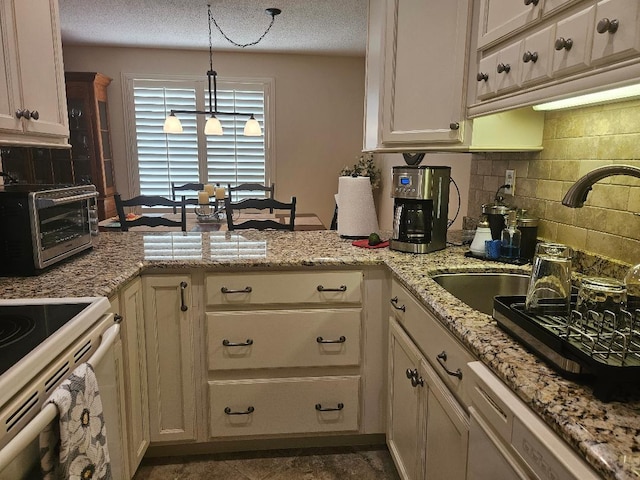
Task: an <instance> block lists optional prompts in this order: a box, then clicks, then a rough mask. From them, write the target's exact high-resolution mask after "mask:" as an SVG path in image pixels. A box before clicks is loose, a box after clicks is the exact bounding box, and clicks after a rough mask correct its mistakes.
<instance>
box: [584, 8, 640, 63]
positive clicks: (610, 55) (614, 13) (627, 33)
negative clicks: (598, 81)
mask: <svg viewBox="0 0 640 480" xmlns="http://www.w3.org/2000/svg"><path fill="white" fill-rule="evenodd" d="M638 54H640V2H638V0H602V1H600V2H598V3H597V5H596V20H595V33H594V34H593V47H592V48H591V61H592V62H593V63H594V64H596V65H597V64H601V63H606V62H611V61H614V60H619V59H623V58H626V57H631V56H636V55H638Z"/></svg>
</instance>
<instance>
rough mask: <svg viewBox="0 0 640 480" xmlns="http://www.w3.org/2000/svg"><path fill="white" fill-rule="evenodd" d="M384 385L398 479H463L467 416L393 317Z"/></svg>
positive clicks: (467, 435) (388, 437)
mask: <svg viewBox="0 0 640 480" xmlns="http://www.w3.org/2000/svg"><path fill="white" fill-rule="evenodd" d="M388 387H389V392H388V393H389V395H388V413H387V444H388V446H389V451H390V452H391V456H392V457H393V460H394V462H395V464H396V467H397V469H398V472H399V474H400V476H401V477H402V479H403V480H418V479H420V480H422V479H427V480H438V479H447V480H456V479H460V480H463V479H464V478H465V477H466V463H467V445H468V438H469V420H468V415H467V414H466V412H465V411H464V409H463V408H462V406H460V404H459V403H458V401H457V400H456V398H455V397H454V396H453V395H452V394H451V393H450V391H449V389H448V388H447V386H446V385H445V384H444V382H443V381H442V380H441V379H440V377H439V376H438V374H437V373H436V372H435V371H434V369H433V368H432V367H431V365H430V364H429V363H427V361H426V360H425V358H424V357H423V355H422V353H421V352H420V350H419V349H418V348H417V347H416V346H415V345H414V343H413V341H412V340H411V339H410V338H409V336H408V335H407V334H406V333H405V332H404V330H403V329H402V327H401V326H400V325H399V324H398V323H397V321H396V320H395V318H391V320H390V327H389V377H388Z"/></svg>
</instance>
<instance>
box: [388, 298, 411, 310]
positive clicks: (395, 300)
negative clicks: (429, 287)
mask: <svg viewBox="0 0 640 480" xmlns="http://www.w3.org/2000/svg"><path fill="white" fill-rule="evenodd" d="M390 301H391V306H392V307H393V308H395V309H396V310H402V311H403V312H405V311H406V310H407V307H405V306H404V305H400V306H398V297H393V298H392V299H391V300H390Z"/></svg>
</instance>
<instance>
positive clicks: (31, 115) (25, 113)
mask: <svg viewBox="0 0 640 480" xmlns="http://www.w3.org/2000/svg"><path fill="white" fill-rule="evenodd" d="M16 118H24V119H25V120H30V119H33V120H38V119H39V118H40V114H39V113H38V111H37V110H34V111H33V112H32V111H30V110H27V109H24V110H16Z"/></svg>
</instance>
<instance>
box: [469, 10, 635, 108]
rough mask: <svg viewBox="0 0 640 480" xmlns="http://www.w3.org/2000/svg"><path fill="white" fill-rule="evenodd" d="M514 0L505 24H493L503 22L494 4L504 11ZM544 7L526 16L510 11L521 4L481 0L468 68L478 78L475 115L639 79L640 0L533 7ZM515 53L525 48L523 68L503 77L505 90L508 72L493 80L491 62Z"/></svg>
mask: <svg viewBox="0 0 640 480" xmlns="http://www.w3.org/2000/svg"><path fill="white" fill-rule="evenodd" d="M508 3H510V4H511V6H507V5H504V12H503V13H504V16H503V17H502V18H503V19H504V20H506V23H505V24H504V26H503V27H501V28H497V27H496V28H494V29H493V30H492V29H491V28H489V26H492V25H493V26H497V25H499V24H500V22H499V21H496V20H490V18H491V9H492V8H494V7H495V8H496V9H497V10H499V9H498V8H497V7H498V6H499V5H500V4H508ZM530 6H531V5H529V7H530ZM540 6H542V8H543V10H544V11H543V14H542V15H533V16H531V17H530V18H527V19H526V21H525V22H523V21H522V20H523V19H522V18H521V17H518V16H517V15H511V17H510V13H509V12H510V11H511V14H513V13H515V12H516V11H517V10H518V9H519V8H521V7H524V4H523V3H522V2H519V1H515V2H510V1H509V2H508V1H506V0H502V1H496V0H484V1H483V2H481V3H480V4H476V7H475V8H476V9H475V10H474V14H473V19H474V20H473V28H474V30H475V33H474V34H473V35H472V38H474V39H475V43H474V44H472V47H471V48H472V50H475V52H476V53H475V54H471V55H470V57H471V66H470V72H471V76H472V77H473V76H475V77H476V82H477V83H476V85H475V87H474V88H470V91H469V105H468V110H467V113H468V116H469V117H470V118H473V119H476V118H484V117H483V116H484V115H487V114H495V113H497V112H505V111H508V110H511V109H521V108H523V107H528V106H531V105H536V104H539V103H543V102H547V101H550V100H558V99H561V98H567V97H571V96H575V95H578V94H580V93H591V92H594V91H600V90H605V89H609V88H614V87H619V86H625V85H629V84H632V83H637V82H638V78H639V77H640V2H638V1H637V0H600V1H598V0H547V1H545V2H540V5H539V6H538V7H535V8H540ZM496 15H498V16H497V17H496V18H499V17H500V14H496ZM509 18H511V20H509ZM488 25H489V26H488ZM490 32H500V33H499V34H497V33H493V34H490ZM533 43H535V45H534V46H533V45H532V44H533ZM534 49H535V51H536V52H537V54H538V55H537V57H538V61H536V62H532V61H529V62H524V59H525V54H527V53H528V52H529V53H533V51H534ZM510 51H513V52H514V53H515V52H516V51H519V59H518V63H519V68H520V71H521V74H520V76H519V77H515V80H516V82H515V83H514V84H511V83H505V86H506V88H501V85H500V81H501V80H502V81H506V80H507V77H506V76H503V77H498V78H497V79H495V80H492V78H491V73H492V72H493V73H494V74H495V71H492V67H493V66H494V65H497V64H500V63H505V62H504V61H502V60H499V57H500V56H502V55H504V53H505V52H510ZM549 59H551V63H550V64H549ZM538 62H541V63H538ZM549 65H550V66H549ZM512 67H513V66H512ZM549 69H550V70H549ZM512 71H513V68H512ZM487 75H488V77H487Z"/></svg>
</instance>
